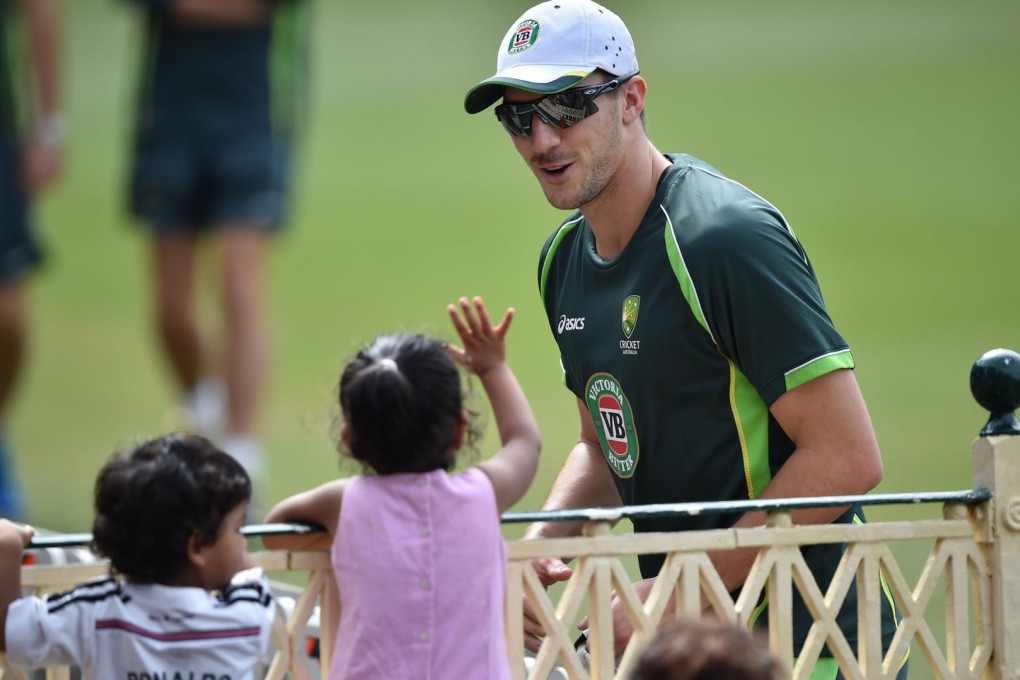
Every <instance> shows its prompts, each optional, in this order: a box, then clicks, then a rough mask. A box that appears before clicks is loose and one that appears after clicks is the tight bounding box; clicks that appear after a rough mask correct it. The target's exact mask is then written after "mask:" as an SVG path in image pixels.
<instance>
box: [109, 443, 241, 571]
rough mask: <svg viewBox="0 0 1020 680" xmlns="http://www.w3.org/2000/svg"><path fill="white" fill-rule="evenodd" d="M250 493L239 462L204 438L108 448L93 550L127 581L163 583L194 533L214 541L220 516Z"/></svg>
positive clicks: (183, 555)
mask: <svg viewBox="0 0 1020 680" xmlns="http://www.w3.org/2000/svg"><path fill="white" fill-rule="evenodd" d="M251 492H252V486H251V479H250V478H249V477H248V473H247V472H245V470H244V468H243V467H241V465H240V463H238V462H237V461H236V460H234V459H233V458H232V457H231V456H230V455H229V454H227V453H224V452H223V451H221V450H219V449H218V448H216V447H215V446H214V445H213V444H212V443H211V442H210V441H209V440H208V439H206V438H204V437H200V436H198V435H193V434H170V435H166V436H163V437H157V438H155V439H150V440H148V441H146V442H144V443H142V444H140V445H138V446H136V447H134V448H132V449H130V450H127V451H119V452H116V453H114V455H113V456H112V457H111V458H110V460H109V461H108V462H107V463H106V465H104V466H103V468H102V470H100V471H99V476H98V477H97V478H96V486H95V494H94V498H95V513H96V514H95V519H94V520H93V522H92V550H93V551H94V552H96V554H98V555H101V556H103V557H107V558H109V560H110V563H111V566H112V567H113V570H114V571H115V572H117V573H119V574H122V575H123V576H125V577H127V578H128V579H130V580H132V581H135V582H138V583H166V582H168V581H170V580H172V579H173V578H175V577H176V576H177V575H178V574H179V573H180V571H181V569H182V568H183V567H184V565H185V564H186V561H187V545H188V541H189V539H190V538H191V537H192V535H194V534H195V532H198V535H199V536H200V540H201V542H202V545H211V544H212V543H215V542H216V539H217V537H218V536H219V533H220V529H221V527H222V524H223V520H224V518H225V517H226V515H228V514H229V513H230V512H231V511H232V510H234V509H235V508H236V507H237V506H238V505H239V504H240V503H245V502H247V501H249V500H250V499H251Z"/></svg>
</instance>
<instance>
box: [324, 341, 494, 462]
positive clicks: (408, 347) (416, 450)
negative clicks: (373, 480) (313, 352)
mask: <svg viewBox="0 0 1020 680" xmlns="http://www.w3.org/2000/svg"><path fill="white" fill-rule="evenodd" d="M339 393H340V409H341V412H342V415H343V420H344V423H345V425H346V427H347V435H348V443H349V449H350V451H349V452H350V454H351V456H352V457H353V458H354V459H356V460H358V461H361V462H362V463H364V464H366V465H368V466H370V467H371V468H372V469H374V470H375V471H376V472H377V473H379V474H384V475H385V474H396V473H401V472H429V471H431V470H438V469H443V470H449V469H451V468H452V467H453V465H454V462H455V457H454V456H453V455H451V446H452V444H453V439H454V434H455V432H456V429H457V427H458V426H459V425H460V424H461V423H462V422H463V420H464V418H465V407H464V394H463V390H462V387H461V376H460V372H459V371H458V369H457V366H456V364H455V363H454V362H453V359H452V358H450V355H449V354H448V353H447V351H446V346H445V344H444V343H442V342H440V341H439V340H435V339H433V338H429V337H427V336H425V335H419V334H416V333H395V334H392V335H380V336H378V337H376V338H375V339H374V340H372V342H371V343H369V344H368V346H367V347H365V348H364V349H363V350H361V351H360V352H358V354H357V355H356V356H355V357H354V359H352V360H351V361H350V363H348V364H347V366H346V368H344V371H343V373H342V375H341V376H340V385H339ZM467 425H468V428H467V433H466V435H467V436H466V445H467V446H468V447H473V446H474V443H475V441H476V440H477V439H478V438H479V436H480V432H479V430H478V428H477V427H475V426H474V424H473V423H472V422H470V419H469V422H468V423H467Z"/></svg>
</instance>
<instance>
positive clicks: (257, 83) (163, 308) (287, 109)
mask: <svg viewBox="0 0 1020 680" xmlns="http://www.w3.org/2000/svg"><path fill="white" fill-rule="evenodd" d="M301 5H302V3H300V2H292V3H264V2H261V0H240V1H239V2H236V3H213V2H209V3H181V2H176V3H170V4H169V5H167V3H151V4H146V5H145V6H144V9H143V11H144V16H143V19H144V22H143V27H144V31H145V33H144V35H145V39H146V45H145V46H144V48H143V51H142V54H143V58H144V63H142V64H141V69H140V74H141V77H142V81H141V87H140V90H139V92H140V94H141V96H140V97H139V100H138V101H139V109H138V112H137V126H136V136H135V145H134V169H133V174H132V180H131V205H132V211H133V213H134V214H135V216H137V217H139V218H140V219H141V220H142V221H144V222H145V223H147V224H148V225H149V227H150V228H151V234H152V236H153V238H154V243H155V245H154V257H155V262H156V272H155V288H156V290H155V291H154V295H155V302H156V315H157V320H156V325H157V328H158V329H159V330H158V332H159V336H160V341H161V345H162V349H163V350H164V351H165V353H166V355H167V357H168V359H169V365H170V368H171V370H172V372H173V376H174V379H175V381H176V385H177V387H178V389H180V390H181V402H182V406H183V410H184V411H185V414H186V423H187V426H188V427H189V428H190V429H193V430H195V431H197V432H200V433H202V434H205V435H207V436H209V437H211V438H213V439H214V440H215V441H216V442H217V443H218V444H219V445H220V446H221V448H223V449H224V450H225V451H226V452H227V453H229V454H231V455H232V456H234V457H235V458H236V459H237V460H239V461H240V462H241V463H242V465H244V467H245V468H246V469H247V470H248V472H249V474H250V475H251V477H252V480H253V482H254V483H255V486H256V488H258V487H260V486H261V485H262V483H263V482H264V475H263V472H264V467H265V466H264V461H263V457H264V456H263V452H262V449H261V446H260V444H259V441H258V438H257V436H258V425H257V421H258V418H257V416H258V410H259V407H260V405H261V396H262V389H263V377H264V373H265V362H266V344H267V343H266V331H265V323H264V313H263V303H264V300H263V298H264V290H263V289H264V278H265V271H264V269H265V266H264V265H265V258H266V253H267V250H268V247H269V243H270V241H271V240H272V236H273V234H274V233H275V232H276V231H277V230H279V228H280V227H281V226H282V224H283V222H284V218H285V214H286V203H287V195H288V190H289V181H288V180H289V160H290V158H289V150H290V148H291V144H290V143H291V140H292V133H293V131H294V128H295V122H296V114H297V113H298V111H299V110H300V109H301V108H302V107H301V106H300V102H299V99H300V97H299V95H300V94H301V87H300V86H301V84H302V83H304V81H305V79H304V74H303V67H304V63H305V61H304V56H303V55H304V49H305V45H306V34H305V32H304V27H305V20H304V18H303V17H304V12H303V11H302V9H301ZM207 240H212V241H214V242H215V245H216V253H217V258H218V259H217V261H216V277H217V282H216V285H217V286H218V291H217V294H216V296H215V298H216V300H217V303H218V306H219V308H218V309H216V310H215V313H214V315H213V316H214V317H215V318H214V319H213V320H209V319H207V318H206V315H204V314H200V312H205V311H207V310H206V309H205V308H204V307H202V306H201V305H199V304H198V300H196V298H197V297H199V296H198V295H196V294H197V293H198V292H201V290H202V288H203V287H202V286H201V285H200V284H199V280H200V279H202V277H199V276H196V274H197V271H196V270H197V269H199V267H198V266H197V264H198V261H199V259H200V258H199V255H200V254H201V255H204V254H205V252H204V250H203V246H204V245H206V241H207ZM203 282H204V279H203ZM217 326H218V327H217ZM214 330H215V331H217V332H218V333H219V335H213V334H212V331H214Z"/></svg>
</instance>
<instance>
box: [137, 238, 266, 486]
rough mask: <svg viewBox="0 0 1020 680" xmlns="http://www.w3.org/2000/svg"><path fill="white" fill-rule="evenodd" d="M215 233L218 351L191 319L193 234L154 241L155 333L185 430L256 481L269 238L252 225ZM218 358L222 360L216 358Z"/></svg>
mask: <svg viewBox="0 0 1020 680" xmlns="http://www.w3.org/2000/svg"><path fill="white" fill-rule="evenodd" d="M217 233H219V234H220V236H219V240H220V241H222V243H221V245H222V266H221V268H220V271H221V276H222V279H221V304H222V308H223V319H224V329H223V342H222V347H220V346H218V345H219V343H216V342H214V341H213V340H212V339H211V338H212V337H213V334H212V333H210V332H208V330H207V329H205V328H203V327H202V324H201V323H200V319H199V313H198V309H197V303H196V260H197V254H198V253H197V251H198V246H199V240H200V236H199V234H198V232H195V231H187V230H179V231H175V232H172V233H169V234H161V235H158V236H157V237H156V240H155V246H154V259H155V264H156V266H155V273H156V284H155V285H156V291H155V296H156V313H157V327H158V332H159V336H160V341H161V344H162V348H163V351H164V353H165V355H166V357H167V359H168V362H169V365H170V369H171V371H172V373H173V377H174V380H175V381H176V383H177V384H178V386H179V388H180V389H181V390H182V393H183V398H182V401H183V408H184V411H185V415H186V421H187V422H186V425H187V427H188V428H189V429H193V430H195V431H196V432H199V433H200V434H203V435H205V436H208V437H211V438H214V439H216V440H217V441H218V442H220V445H221V446H222V447H223V448H224V450H225V451H227V452H228V453H230V454H231V455H233V456H234V457H235V458H236V459H237V460H239V461H240V462H241V463H242V465H244V467H245V469H246V470H247V471H248V473H249V474H250V475H251V476H252V478H253V480H255V481H256V483H260V482H261V477H262V474H263V472H264V462H263V454H262V451H261V447H260V445H259V442H258V440H257V438H256V435H255V429H256V415H257V410H258V406H259V398H260V395H261V390H262V382H263V375H264V370H265V369H264V366H265V359H266V341H265V329H264V326H263V313H262V306H261V304H262V292H263V290H262V289H263V287H264V286H263V272H264V261H265V253H266V250H267V244H268V241H269V237H268V235H267V232H266V231H265V230H264V229H262V228H260V227H259V225H255V224H244V223H230V224H227V225H223V226H222V227H219V228H218V229H217ZM220 356H222V357H223V360H222V361H218V360H217V357H220ZM221 363H222V367H220V366H219V364H221ZM221 371H222V374H223V377H222V378H221V377H220V372H221Z"/></svg>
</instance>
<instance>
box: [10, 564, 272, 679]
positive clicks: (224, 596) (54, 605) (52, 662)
mask: <svg viewBox="0 0 1020 680" xmlns="http://www.w3.org/2000/svg"><path fill="white" fill-rule="evenodd" d="M274 614H275V605H274V603H273V598H272V594H271V592H270V590H269V582H268V580H267V579H266V576H265V574H264V573H263V571H262V569H260V568H254V569H248V570H246V571H243V572H241V573H239V574H237V575H236V576H235V577H234V578H233V580H232V581H231V583H230V585H229V586H228V587H227V588H225V589H224V591H223V592H222V593H220V594H219V595H218V596H214V595H212V594H211V593H209V592H207V591H206V590H204V589H202V588H186V587H174V586H164V585H139V584H136V583H130V582H126V583H122V582H120V581H117V580H115V579H113V578H109V577H107V578H102V579H97V580H94V581H89V582H87V583H83V584H81V585H79V586H77V587H76V588H74V589H73V590H69V591H67V592H63V593H57V594H54V595H50V596H48V597H45V598H40V597H26V598H22V599H20V600H17V601H15V602H14V603H12V604H11V607H10V610H9V612H8V615H7V628H6V632H7V661H8V663H9V664H11V665H12V666H23V667H38V666H70V665H75V666H79V667H80V668H81V669H82V673H83V676H84V677H85V678H97V679H100V678H101V679H103V680H157V679H158V680H247V679H250V678H252V677H253V670H254V668H255V666H256V665H257V664H258V662H259V660H260V659H261V657H262V655H263V654H264V653H265V651H266V649H267V648H268V646H269V642H270V631H271V628H272V624H273V618H274Z"/></svg>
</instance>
